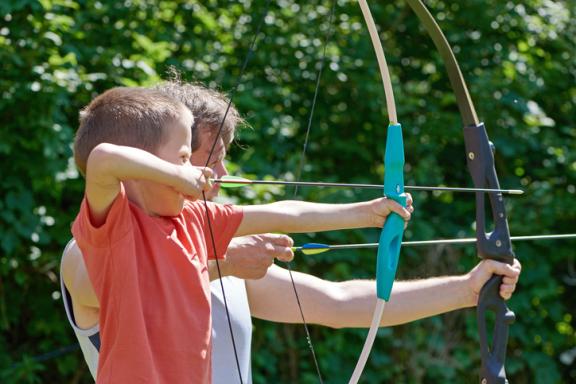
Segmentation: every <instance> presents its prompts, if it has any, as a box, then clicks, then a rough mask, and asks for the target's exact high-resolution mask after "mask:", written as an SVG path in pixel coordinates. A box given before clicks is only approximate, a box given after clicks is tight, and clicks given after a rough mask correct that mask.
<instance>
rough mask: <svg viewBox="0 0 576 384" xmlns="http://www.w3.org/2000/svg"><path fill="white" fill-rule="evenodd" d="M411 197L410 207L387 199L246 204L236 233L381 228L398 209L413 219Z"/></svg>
mask: <svg viewBox="0 0 576 384" xmlns="http://www.w3.org/2000/svg"><path fill="white" fill-rule="evenodd" d="M411 203H412V200H411V198H409V205H408V207H407V208H404V207H402V206H401V205H400V204H398V203H397V202H395V201H393V200H389V199H386V198H380V199H375V200H372V201H367V202H361V203H351V204H321V203H308V202H305V201H279V202H276V203H271V204H263V205H250V206H245V207H243V209H244V218H243V220H242V223H241V224H240V227H238V230H237V232H236V236H243V235H250V234H258V233H265V232H283V233H306V232H320V231H333V230H339V229H351V228H367V227H382V226H383V225H384V222H385V221H386V217H387V216H388V215H389V214H390V213H392V212H395V213H397V214H399V215H400V216H402V217H403V218H404V219H405V220H409V219H410V212H412V210H413V209H412V206H411Z"/></svg>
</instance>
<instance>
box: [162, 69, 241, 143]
mask: <svg viewBox="0 0 576 384" xmlns="http://www.w3.org/2000/svg"><path fill="white" fill-rule="evenodd" d="M154 89H155V90H158V91H160V92H162V93H165V94H167V95H168V96H170V97H173V98H175V99H176V100H178V101H180V102H182V103H183V104H184V105H185V106H186V107H188V109H190V111H192V115H194V125H193V126H192V152H194V151H196V150H197V149H198V148H199V147H200V144H201V141H200V140H201V137H203V135H201V134H200V133H198V131H199V130H204V131H206V132H209V133H212V134H214V133H218V129H219V128H220V125H221V124H223V126H222V131H221V132H220V138H222V140H223V141H224V145H225V147H226V148H228V147H229V146H230V144H231V143H232V141H233V140H234V131H235V129H236V127H237V126H238V125H239V124H245V122H244V120H243V119H242V117H241V116H240V113H239V112H238V110H236V108H235V107H234V104H231V103H230V100H229V99H228V98H227V97H226V96H224V94H222V93H220V92H218V91H215V90H212V89H210V88H207V87H205V86H204V85H202V84H194V83H184V82H182V81H181V80H180V79H179V76H176V78H175V79H174V80H171V81H166V82H163V83H161V84H159V85H157V86H155V87H154ZM229 104H230V107H228V105H229ZM224 115H226V120H225V121H224V123H222V121H223V120H224Z"/></svg>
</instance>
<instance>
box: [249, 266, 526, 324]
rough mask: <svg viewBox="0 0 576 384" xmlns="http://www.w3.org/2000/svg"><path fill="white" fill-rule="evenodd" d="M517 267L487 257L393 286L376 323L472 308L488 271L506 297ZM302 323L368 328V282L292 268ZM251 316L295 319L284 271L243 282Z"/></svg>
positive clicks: (371, 287) (371, 294) (371, 300)
mask: <svg viewBox="0 0 576 384" xmlns="http://www.w3.org/2000/svg"><path fill="white" fill-rule="evenodd" d="M520 270H521V266H520V263H519V262H518V261H517V260H516V261H515V264H514V265H513V266H510V265H508V264H504V263H499V262H496V261H493V260H485V261H481V262H480V263H479V264H478V265H477V266H476V267H475V268H474V269H473V270H472V271H470V272H469V273H467V274H466V275H463V276H445V277H436V278H429V279H424V280H414V281H399V282H396V283H395V284H394V288H393V290H392V299H391V300H390V301H389V302H388V304H386V308H385V310H384V311H385V312H384V316H383V318H382V322H381V326H392V325H397V324H403V323H407V322H410V321H414V320H418V319H422V318H425V317H429V316H434V315H438V314H441V313H446V312H449V311H453V310H456V309H460V308H467V307H473V306H475V305H476V304H477V302H478V293H479V292H480V289H481V288H482V286H483V284H484V283H485V282H486V281H487V280H488V279H489V278H490V277H491V276H492V274H493V273H495V274H499V275H503V276H504V279H503V284H502V285H501V287H500V295H501V296H502V297H503V298H504V299H509V298H510V297H511V295H512V293H513V292H514V290H515V288H516V283H517V282H518V277H519V275H520ZM292 276H293V278H294V282H295V284H296V286H297V289H298V296H299V298H300V302H301V305H302V309H303V310H304V314H305V317H306V319H307V321H309V322H310V323H313V324H320V325H325V326H329V327H333V328H344V327H365V328H367V327H369V326H370V322H371V320H372V313H373V312H374V304H375V298H376V287H375V284H374V282H373V281H368V280H350V281H343V282H331V281H326V280H322V279H319V278H317V277H314V276H311V275H307V274H304V273H300V272H292ZM246 287H247V291H248V299H249V302H250V311H251V313H252V316H254V317H257V318H261V319H265V320H269V321H275V322H285V323H300V322H301V321H302V320H301V317H300V314H299V312H298V307H297V304H296V300H295V299H294V296H293V289H292V283H291V281H290V277H289V276H288V272H287V271H286V270H283V269H281V268H279V267H277V266H272V267H271V268H269V269H268V273H267V274H266V276H265V277H264V278H262V279H260V280H246Z"/></svg>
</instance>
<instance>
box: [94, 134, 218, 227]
mask: <svg viewBox="0 0 576 384" xmlns="http://www.w3.org/2000/svg"><path fill="white" fill-rule="evenodd" d="M189 156H190V155H189V154H187V155H186V154H183V155H182V157H179V156H178V155H176V156H175V159H174V163H172V162H169V161H165V160H162V159H160V158H159V157H156V156H155V155H153V154H151V153H149V152H146V151H144V150H141V149H138V148H133V147H126V146H121V145H114V144H108V143H102V144H99V145H97V146H96V147H95V148H94V149H93V150H92V152H90V156H89V157H88V161H87V164H86V199H87V200H88V203H89V207H90V215H91V220H92V224H93V225H94V226H100V225H102V224H103V223H104V222H105V221H106V216H107V214H108V211H109V209H110V207H111V205H112V203H113V202H114V199H116V196H118V193H120V182H121V181H125V180H148V181H152V182H156V183H159V184H164V185H167V186H170V187H172V188H174V190H175V191H176V192H179V193H181V194H182V195H183V196H184V197H186V198H189V199H196V198H198V197H199V196H200V194H201V192H202V191H203V190H204V191H208V190H210V185H209V182H208V181H207V180H208V179H209V177H210V176H211V175H212V171H211V170H210V169H208V168H206V169H203V168H199V167H193V166H192V165H190V163H189V161H188V160H189Z"/></svg>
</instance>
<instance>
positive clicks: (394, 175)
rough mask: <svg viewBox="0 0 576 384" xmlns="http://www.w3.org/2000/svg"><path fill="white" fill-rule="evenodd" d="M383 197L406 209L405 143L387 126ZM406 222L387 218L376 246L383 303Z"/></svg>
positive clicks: (396, 130)
mask: <svg viewBox="0 0 576 384" xmlns="http://www.w3.org/2000/svg"><path fill="white" fill-rule="evenodd" d="M384 164H385V166H386V169H385V171H384V193H385V195H386V196H387V198H388V199H392V200H394V201H396V202H397V203H399V204H400V205H402V206H403V207H406V194H405V193H404V140H403V137H402V126H401V125H400V124H390V125H389V126H388V132H387V135H386V154H385V155H384ZM404 226H405V222H404V219H403V218H402V217H400V216H399V215H398V214H396V213H391V214H390V215H388V217H387V218H386V222H385V223H384V227H383V228H382V232H381V233H380V240H379V242H378V243H379V246H378V257H377V261H376V295H377V296H378V297H379V298H380V299H383V300H385V301H388V300H390V294H391V293H392V285H393V284H394V279H395V277H396V269H397V267H398V259H399V257H400V247H401V245H402V235H403V234H404Z"/></svg>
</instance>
